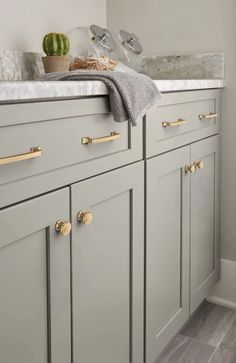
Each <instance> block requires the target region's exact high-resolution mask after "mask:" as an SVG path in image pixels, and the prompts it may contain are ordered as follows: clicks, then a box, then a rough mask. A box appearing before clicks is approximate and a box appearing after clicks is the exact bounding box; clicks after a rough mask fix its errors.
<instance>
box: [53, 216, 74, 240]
mask: <svg viewBox="0 0 236 363" xmlns="http://www.w3.org/2000/svg"><path fill="white" fill-rule="evenodd" d="M55 230H56V231H57V232H58V233H60V234H61V235H62V236H68V234H70V231H71V223H70V222H68V221H63V220H62V219H59V220H58V221H57V222H56V224H55Z"/></svg>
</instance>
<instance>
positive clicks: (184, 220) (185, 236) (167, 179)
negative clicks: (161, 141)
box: [146, 146, 190, 363]
mask: <svg viewBox="0 0 236 363" xmlns="http://www.w3.org/2000/svg"><path fill="white" fill-rule="evenodd" d="M189 162H190V147H189V146H187V147H183V148H181V149H178V150H175V151H172V152H169V153H167V154H164V155H161V156H158V157H156V158H153V159H150V160H148V161H147V206H146V210H147V217H146V218H147V220H146V226H147V227H146V236H147V239H146V243H147V245H146V363H153V362H154V361H155V359H156V358H157V356H158V355H159V354H160V352H161V351H162V350H163V349H164V348H165V346H166V345H167V344H168V343H169V342H170V340H171V338H172V337H173V336H174V335H175V334H176V333H177V332H178V330H179V329H180V328H181V327H182V325H183V324H184V323H185V321H186V320H187V319H188V317H189V198H190V195H189V192H190V190H189V187H190V176H189V174H186V173H185V171H184V167H185V165H188V164H189Z"/></svg>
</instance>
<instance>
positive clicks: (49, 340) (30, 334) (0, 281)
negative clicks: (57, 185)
mask: <svg viewBox="0 0 236 363" xmlns="http://www.w3.org/2000/svg"><path fill="white" fill-rule="evenodd" d="M59 219H63V220H65V221H67V220H69V190H68V189H64V190H61V191H58V192H55V193H51V194H48V195H46V196H42V197H39V198H36V199H33V200H30V201H27V202H23V203H21V204H18V205H15V206H12V207H9V208H6V209H3V210H0V226H1V235H0V291H1V293H0V362H4V363H15V362H17V363H49V362H51V363H65V362H70V361H71V352H70V339H71V337H70V237H69V235H67V236H63V235H62V234H60V233H59V232H58V233H57V232H56V231H55V223H56V222H57V220H59ZM69 226H70V225H68V224H64V225H62V230H61V232H63V233H65V234H66V233H68V232H69V229H68V227H69Z"/></svg>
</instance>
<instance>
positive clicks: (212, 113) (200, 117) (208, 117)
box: [198, 112, 218, 121]
mask: <svg viewBox="0 0 236 363" xmlns="http://www.w3.org/2000/svg"><path fill="white" fill-rule="evenodd" d="M217 116H218V114H217V113H215V112H210V113H209V114H208V115H204V114H202V115H198V118H199V120H200V121H202V120H212V119H213V118H216V117H217Z"/></svg>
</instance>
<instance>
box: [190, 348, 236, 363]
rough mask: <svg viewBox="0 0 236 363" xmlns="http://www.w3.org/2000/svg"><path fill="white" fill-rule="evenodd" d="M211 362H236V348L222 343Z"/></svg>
mask: <svg viewBox="0 0 236 363" xmlns="http://www.w3.org/2000/svg"><path fill="white" fill-rule="evenodd" d="M196 363H197V361H196ZM209 363H236V349H233V348H229V347H226V346H225V345H224V344H221V346H220V347H219V348H218V349H217V351H216V353H215V354H214V356H213V358H212V359H211V360H210V362H209Z"/></svg>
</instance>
